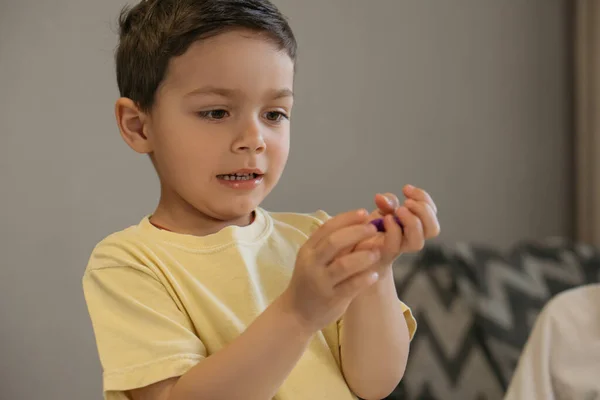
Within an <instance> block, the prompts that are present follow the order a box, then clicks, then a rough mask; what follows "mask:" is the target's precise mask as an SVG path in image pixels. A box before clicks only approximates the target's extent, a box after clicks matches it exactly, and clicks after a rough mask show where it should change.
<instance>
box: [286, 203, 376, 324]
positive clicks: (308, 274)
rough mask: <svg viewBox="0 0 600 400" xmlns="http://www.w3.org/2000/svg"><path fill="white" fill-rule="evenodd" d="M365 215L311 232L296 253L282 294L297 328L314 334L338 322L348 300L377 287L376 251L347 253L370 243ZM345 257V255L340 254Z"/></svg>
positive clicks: (337, 219) (336, 220)
mask: <svg viewBox="0 0 600 400" xmlns="http://www.w3.org/2000/svg"><path fill="white" fill-rule="evenodd" d="M369 221H370V217H369V215H368V212H367V211H366V210H360V211H352V212H347V213H344V214H340V215H338V216H335V217H333V218H331V219H330V220H328V221H327V222H326V223H325V224H323V226H321V227H320V228H319V229H318V230H317V231H315V232H314V233H313V234H312V235H311V237H310V238H309V239H308V240H307V241H306V243H305V244H304V245H303V246H302V247H301V248H300V250H299V252H298V257H297V259H296V265H295V267H294V272H293V274H292V279H291V281H290V284H289V286H288V288H287V289H286V290H285V292H284V293H283V294H282V299H283V301H284V304H286V305H287V308H288V310H290V311H291V312H292V313H294V314H295V315H296V316H298V317H299V319H300V322H301V323H302V326H304V327H306V328H307V329H308V330H310V332H316V331H318V330H320V329H323V328H324V327H325V326H327V325H329V324H330V323H332V322H334V321H336V320H337V319H339V318H340V317H341V316H342V315H343V314H344V312H345V311H346V308H347V307H348V305H349V304H350V302H351V301H352V299H353V298H354V297H355V296H356V295H357V294H358V293H359V292H361V291H362V290H363V289H365V288H367V287H368V286H370V285H372V284H373V283H375V282H376V280H377V276H375V275H374V268H375V266H376V265H377V264H378V263H379V260H380V256H381V254H380V251H379V250H377V249H371V248H368V249H367V248H365V249H357V250H355V251H351V252H347V250H352V249H353V248H355V247H356V246H357V245H358V244H359V243H361V242H363V241H367V240H369V239H370V238H373V237H375V235H376V234H377V230H376V228H375V226H373V225H372V224H369V223H368V222H369ZM342 252H346V254H345V255H340V253H342Z"/></svg>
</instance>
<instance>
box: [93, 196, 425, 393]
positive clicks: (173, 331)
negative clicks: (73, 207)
mask: <svg viewBox="0 0 600 400" xmlns="http://www.w3.org/2000/svg"><path fill="white" fill-rule="evenodd" d="M328 218H329V216H328V215H327V214H326V213H324V212H322V211H318V212H316V213H313V214H294V213H269V212H266V211H265V210H263V209H261V208H259V209H257V211H256V218H255V220H254V222H253V223H252V224H250V225H248V226H246V227H238V226H229V227H227V228H225V229H223V230H221V231H219V232H218V233H216V234H213V235H208V236H204V237H197V236H191V235H183V234H177V233H173V232H168V231H164V230H160V229H157V228H155V227H154V226H153V225H152V224H150V222H149V219H148V218H147V217H146V218H144V219H143V220H142V221H141V222H140V224H139V225H136V226H133V227H130V228H128V229H125V230H124V231H121V232H118V233H115V234H113V235H111V236H109V237H107V238H106V239H104V240H103V241H102V242H100V243H99V244H98V245H97V246H96V248H95V249H94V251H93V253H92V255H91V257H90V261H89V265H88V267H87V270H86V272H85V275H84V277H83V288H84V293H85V298H86V302H87V305H88V310H89V313H90V317H91V320H92V325H93V328H94V332H95V336H96V342H97V346H98V352H99V356H100V361H101V363H102V367H103V371H104V373H103V384H104V397H105V399H107V400H117V399H119V400H121V399H126V398H127V397H126V395H125V391H127V390H131V389H135V388H140V387H144V386H147V385H150V384H152V383H155V382H159V381H161V380H164V379H168V378H171V377H176V376H181V375H183V374H185V373H186V372H187V371H188V370H189V369H190V368H192V367H193V366H194V365H195V364H197V363H199V362H201V361H202V359H203V358H205V357H208V356H210V355H211V354H214V353H215V352H217V351H219V350H220V349H221V348H223V347H224V346H225V345H227V344H228V343H229V342H231V341H233V340H234V339H235V338H236V337H237V336H239V335H240V334H241V333H242V332H243V331H244V330H245V329H246V328H247V327H248V326H249V325H250V324H251V323H252V321H253V320H254V319H255V318H256V317H257V316H258V315H259V314H261V313H262V312H263V311H264V310H265V308H266V307H267V306H268V305H269V304H270V303H271V302H272V301H273V300H274V299H275V298H276V297H278V296H279V295H280V294H281V293H282V292H283V291H284V290H285V288H286V287H287V284H288V282H289V280H290V278H291V274H292V269H293V267H294V263H295V259H296V254H297V252H298V250H299V249H300V247H301V246H302V244H303V243H304V242H305V241H306V239H307V238H308V236H309V235H310V234H311V233H312V232H314V231H315V230H316V229H317V228H318V227H319V226H320V225H321V224H322V223H323V222H324V221H325V220H326V219H328ZM399 304H400V305H401V307H399V310H402V312H404V316H405V318H406V321H407V323H408V327H409V332H410V337H411V338H412V336H413V334H414V331H415V329H416V322H415V320H414V318H413V316H412V314H411V312H410V309H409V308H408V307H406V306H405V305H404V304H403V303H402V302H399ZM342 321H343V319H342V320H341V321H339V322H338V323H333V324H331V325H330V326H328V327H327V328H325V329H323V330H322V331H320V332H318V333H317V334H316V335H315V336H314V338H313V340H312V342H311V343H310V345H309V346H308V348H307V350H306V351H305V353H304V355H303V356H302V358H301V359H300V361H299V362H298V363H297V365H296V366H295V368H294V369H293V371H292V372H291V374H290V375H289V376H288V378H287V379H286V381H285V382H284V383H283V385H282V386H281V388H280V390H279V391H278V392H277V395H276V397H275V399H276V400H305V399H320V400H326V399H330V400H350V399H356V397H355V396H354V395H353V394H352V393H351V391H350V390H349V388H348V386H347V384H346V382H345V380H344V377H343V375H342V372H341V369H340V349H339V343H340V341H339V332H340V330H341V329H342V327H343V325H342V324H341V322H342ZM265 339H267V338H265Z"/></svg>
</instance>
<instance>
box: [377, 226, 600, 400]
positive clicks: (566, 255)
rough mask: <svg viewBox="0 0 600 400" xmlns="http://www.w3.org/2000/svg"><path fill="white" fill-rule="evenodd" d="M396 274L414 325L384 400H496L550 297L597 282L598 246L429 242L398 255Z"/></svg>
mask: <svg viewBox="0 0 600 400" xmlns="http://www.w3.org/2000/svg"><path fill="white" fill-rule="evenodd" d="M394 275H395V279H396V287H397V291H398V296H399V297H400V299H402V300H403V301H404V302H405V303H407V304H408V305H409V306H410V307H411V308H412V310H413V312H414V315H415V317H416V319H417V323H418V329H417V334H416V335H415V337H414V339H413V342H412V344H411V353H410V357H409V362H408V366H407V370H406V373H405V375H404V378H403V380H402V382H401V383H400V385H399V386H398V387H397V388H396V390H395V391H394V392H393V393H392V394H391V395H390V396H389V397H387V398H386V400H417V399H419V400H454V399H456V400H459V399H460V400H499V399H502V398H503V396H504V393H505V391H506V389H507V387H508V384H509V382H510V380H511V377H512V374H513V373H514V370H515V368H516V365H517V362H518V359H519V355H520V353H521V351H522V349H523V347H524V345H525V343H526V341H527V339H528V336H529V332H530V331H531V329H532V327H533V324H534V322H535V320H536V317H537V315H538V313H539V312H540V311H541V309H542V308H543V307H544V305H545V304H546V303H547V302H548V301H549V299H550V298H552V297H553V296H555V295H556V294H558V293H560V292H562V291H564V290H567V289H571V288H574V287H577V286H581V285H585V284H590V283H596V282H600V250H598V249H595V248H593V247H591V246H587V245H585V244H580V243H573V242H571V241H568V240H565V239H559V238H551V239H547V240H542V241H524V242H520V243H518V244H516V245H515V246H514V247H513V248H511V249H510V250H508V251H499V250H497V249H494V248H493V247H490V246H485V245H478V244H457V245H454V246H450V245H442V244H430V245H428V246H426V247H425V248H424V249H423V250H422V251H421V252H420V253H419V254H418V255H417V256H415V257H413V258H412V259H405V258H400V259H399V260H398V261H397V263H396V264H395V265H394Z"/></svg>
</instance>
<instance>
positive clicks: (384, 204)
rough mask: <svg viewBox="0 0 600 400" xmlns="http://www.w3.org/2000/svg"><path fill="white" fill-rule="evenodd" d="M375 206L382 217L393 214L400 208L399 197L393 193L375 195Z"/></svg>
mask: <svg viewBox="0 0 600 400" xmlns="http://www.w3.org/2000/svg"><path fill="white" fill-rule="evenodd" d="M375 204H376V205H377V208H378V210H379V211H381V215H382V216H383V215H386V214H392V213H393V212H394V211H395V210H396V209H397V208H398V207H400V201H399V200H398V197H396V195H394V194H392V193H386V194H380V193H379V194H377V195H375Z"/></svg>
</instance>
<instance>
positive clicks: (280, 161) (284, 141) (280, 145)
mask: <svg viewBox="0 0 600 400" xmlns="http://www.w3.org/2000/svg"><path fill="white" fill-rule="evenodd" d="M267 149H269V153H270V158H271V160H270V161H271V163H272V164H273V165H272V166H277V167H278V168H279V169H283V167H284V166H285V163H286V162H287V159H288V155H289V153H290V139H289V135H281V136H276V137H273V138H272V139H271V140H270V141H269V143H267Z"/></svg>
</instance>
